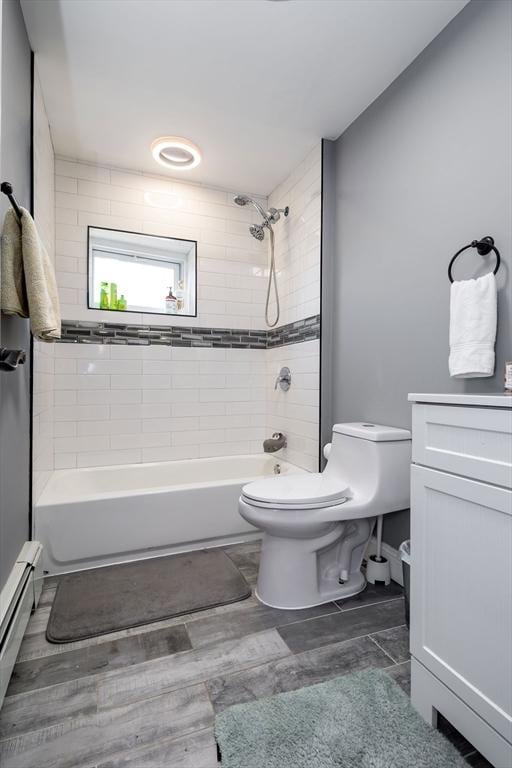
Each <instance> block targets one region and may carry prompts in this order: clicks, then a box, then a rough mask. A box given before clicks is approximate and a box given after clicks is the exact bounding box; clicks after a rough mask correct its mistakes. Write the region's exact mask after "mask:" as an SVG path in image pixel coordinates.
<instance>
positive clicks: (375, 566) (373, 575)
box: [366, 515, 391, 587]
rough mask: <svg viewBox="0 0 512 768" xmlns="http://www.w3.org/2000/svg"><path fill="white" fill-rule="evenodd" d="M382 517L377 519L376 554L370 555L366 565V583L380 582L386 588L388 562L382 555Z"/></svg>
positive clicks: (388, 575) (389, 574) (389, 575)
mask: <svg viewBox="0 0 512 768" xmlns="http://www.w3.org/2000/svg"><path fill="white" fill-rule="evenodd" d="M382 518H383V516H382V515H379V516H378V518H377V552H376V554H375V555H370V556H369V558H368V561H367V563H366V581H369V582H370V584H375V583H376V582H381V583H384V584H385V585H386V587H387V586H388V584H389V583H390V581H391V572H390V568H389V561H388V559H387V558H386V557H384V556H383V554H382Z"/></svg>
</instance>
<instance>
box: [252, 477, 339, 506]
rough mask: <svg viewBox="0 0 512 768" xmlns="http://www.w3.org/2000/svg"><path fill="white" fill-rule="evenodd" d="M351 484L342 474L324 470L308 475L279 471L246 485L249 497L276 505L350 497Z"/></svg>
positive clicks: (312, 502) (326, 502) (319, 504)
mask: <svg viewBox="0 0 512 768" xmlns="http://www.w3.org/2000/svg"><path fill="white" fill-rule="evenodd" d="M347 491H348V486H347V484H346V483H343V481H342V480H340V479H339V478H329V477H326V476H325V474H324V473H318V474H309V473H308V474H306V475H280V476H277V477H266V478H264V479H263V480H255V481H254V482H253V483H249V484H248V485H244V487H243V489H242V493H243V495H244V496H245V497H246V498H247V499H249V500H250V499H254V501H262V502H265V503H266V504H275V505H276V506H287V505H289V506H291V507H306V506H311V505H312V504H314V505H315V506H316V505H318V506H322V505H332V504H333V502H339V501H341V500H342V499H345V498H346V497H347Z"/></svg>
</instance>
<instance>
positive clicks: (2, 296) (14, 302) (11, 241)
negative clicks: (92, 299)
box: [0, 208, 60, 341]
mask: <svg viewBox="0 0 512 768" xmlns="http://www.w3.org/2000/svg"><path fill="white" fill-rule="evenodd" d="M21 211H22V217H21V225H20V223H19V222H18V219H17V217H16V214H15V213H14V211H13V210H10V209H9V210H8V211H7V213H6V214H5V220H4V226H3V230H2V253H1V257H2V258H1V260H2V265H1V266H2V271H1V291H0V306H1V309H2V312H4V313H5V314H6V315H18V316H19V317H29V318H30V327H31V330H32V333H33V334H34V336H35V337H36V338H37V339H40V340H41V341H55V339H60V306H59V297H58V294H57V282H56V280H55V271H54V269H53V265H52V263H51V261H50V259H49V258H48V254H47V252H46V249H45V247H44V245H43V243H42V242H41V239H40V237H39V234H38V232H37V228H36V225H35V224H34V221H33V219H32V216H31V215H30V214H29V213H28V211H26V210H25V209H24V208H22V209H21Z"/></svg>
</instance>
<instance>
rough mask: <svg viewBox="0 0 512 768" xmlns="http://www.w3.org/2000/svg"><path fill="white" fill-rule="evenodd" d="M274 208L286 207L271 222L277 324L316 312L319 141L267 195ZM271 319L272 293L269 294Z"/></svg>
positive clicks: (317, 299) (320, 203)
mask: <svg viewBox="0 0 512 768" xmlns="http://www.w3.org/2000/svg"><path fill="white" fill-rule="evenodd" d="M269 205H270V206H273V207H274V208H284V207H285V206H286V205H288V206H289V207H290V213H289V215H288V216H287V217H286V218H284V217H282V218H281V220H280V221H279V222H278V223H277V224H276V225H275V227H274V231H275V240H276V243H275V257H276V264H277V279H278V284H279V299H280V305H281V316H280V318H279V325H286V324H287V323H292V322H294V321H295V320H300V319H302V318H304V317H312V316H313V315H318V314H320V237H321V223H322V148H321V145H320V144H319V145H318V146H317V147H315V149H314V150H313V151H312V152H310V154H309V155H308V156H307V157H306V159H305V160H304V161H303V162H302V163H300V165H298V166H297V168H296V169H295V170H294V171H293V173H292V174H291V175H290V176H289V177H288V178H287V179H285V181H283V182H282V184H280V185H279V186H278V187H277V189H275V190H274V191H273V192H272V194H271V195H270V196H269ZM270 306H271V318H273V317H275V306H276V304H275V296H274V293H273V292H272V295H271V305H270Z"/></svg>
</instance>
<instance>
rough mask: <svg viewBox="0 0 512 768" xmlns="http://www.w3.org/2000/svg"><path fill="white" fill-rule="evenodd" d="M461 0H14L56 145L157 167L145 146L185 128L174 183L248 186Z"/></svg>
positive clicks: (390, 76) (404, 59) (365, 98)
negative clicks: (191, 162) (189, 147)
mask: <svg viewBox="0 0 512 768" xmlns="http://www.w3.org/2000/svg"><path fill="white" fill-rule="evenodd" d="M466 3H467V0H289V1H288V2H270V1H269V0H22V6H23V12H24V15H25V20H26V23H27V28H28V33H29V37H30V40H31V43H32V47H33V49H34V50H35V51H36V54H37V67H38V71H39V74H40V78H41V81H42V87H43V93H44V97H45V102H46V108H47V111H48V116H49V120H50V125H51V129H52V135H53V140H54V144H55V150H56V152H57V153H58V154H62V155H66V156H69V157H74V158H79V159H83V160H89V161H91V162H98V163H105V164H110V165H115V166H120V167H125V168H131V169H136V170H141V171H148V172H154V173H159V174H161V173H165V170H164V169H162V167H161V166H158V165H157V164H156V163H155V161H154V160H153V158H152V156H151V154H150V151H149V145H150V143H151V141H152V140H153V139H154V138H156V137H157V136H161V135H178V136H185V137H187V138H189V139H191V140H192V141H193V142H195V143H196V144H198V145H199V147H200V148H201V150H202V152H203V162H202V163H201V164H200V165H199V166H198V167H197V168H195V169H193V170H191V171H189V172H188V173H186V174H185V172H182V173H181V174H180V178H186V179H188V180H191V181H197V182H202V183H205V184H211V185H215V186H220V187H226V188H229V189H236V190H240V191H247V192H252V193H259V194H267V193H269V192H270V191H271V190H272V189H273V188H274V187H275V186H276V185H277V184H278V183H279V182H280V181H282V180H283V179H284V178H285V177H286V176H287V175H288V174H289V173H290V172H291V171H292V170H293V168H294V167H295V166H296V165H297V164H298V163H299V162H300V161H301V160H302V159H303V158H304V157H305V156H306V155H307V153H308V152H309V150H310V149H312V147H314V146H315V144H316V143H317V142H318V141H319V140H320V139H321V138H336V137H337V136H339V135H340V133H342V132H343V131H344V130H345V128H347V126H348V125H350V123H351V122H353V120H354V119H355V118H356V117H357V116H358V115H359V114H360V113H361V112H362V111H363V110H364V109H365V108H366V107H367V106H368V105H369V104H370V103H371V102H372V101H373V100H374V99H375V98H376V97H377V96H378V95H379V94H380V93H382V91H383V90H384V89H385V88H386V87H387V86H388V85H389V84H390V83H391V82H392V81H393V80H394V79H395V78H396V77H397V76H398V75H399V74H400V72H402V71H403V70H404V69H405V68H406V67H407V66H408V65H409V64H410V63H411V61H412V60H413V59H414V58H415V57H416V56H417V55H418V54H419V53H420V51H421V50H423V48H425V46H426V45H428V43H429V42H430V41H431V40H432V39H433V38H434V37H435V36H436V35H437V34H438V33H439V32H440V31H441V30H442V29H443V27H445V26H446V24H448V22H449V21H450V20H451V19H452V18H453V17H454V16H455V15H456V14H457V13H458V12H459V11H460V10H461V9H462V8H463V7H464V5H466ZM177 174H178V172H174V175H175V176H177ZM169 175H173V174H172V172H169Z"/></svg>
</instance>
